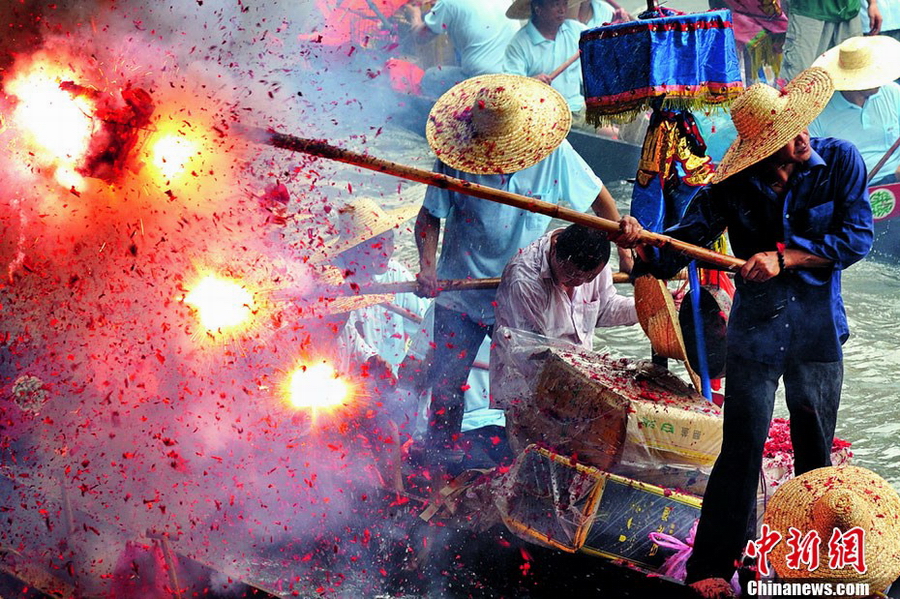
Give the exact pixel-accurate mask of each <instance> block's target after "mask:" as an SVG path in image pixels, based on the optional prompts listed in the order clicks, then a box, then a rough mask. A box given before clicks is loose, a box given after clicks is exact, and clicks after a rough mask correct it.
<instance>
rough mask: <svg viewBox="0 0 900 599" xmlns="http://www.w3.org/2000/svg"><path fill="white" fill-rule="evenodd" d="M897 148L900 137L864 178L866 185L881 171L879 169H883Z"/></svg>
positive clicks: (899, 144)
mask: <svg viewBox="0 0 900 599" xmlns="http://www.w3.org/2000/svg"><path fill="white" fill-rule="evenodd" d="M898 147H900V137H898V138H897V141H895V142H894V144H893V145H892V146H891V147H890V148H888V150H887V152H885V153H884V156H882V157H881V160H879V161H878V162H877V163H876V164H875V166H874V167H873V168H872V170H871V172H870V173H869V174H868V176H866V183H868V182H869V181H871V180H872V179H874V178H875V175H877V174H878V171H880V170H881V167H883V166H884V164H885V163H886V162H887V161H888V160H890V158H891V156H892V155H893V154H894V152H896V151H897V148H898Z"/></svg>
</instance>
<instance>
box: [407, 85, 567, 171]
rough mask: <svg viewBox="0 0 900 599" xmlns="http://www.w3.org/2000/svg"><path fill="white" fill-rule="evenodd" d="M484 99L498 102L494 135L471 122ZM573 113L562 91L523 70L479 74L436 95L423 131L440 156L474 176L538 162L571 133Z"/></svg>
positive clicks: (452, 166) (514, 169) (451, 165)
mask: <svg viewBox="0 0 900 599" xmlns="http://www.w3.org/2000/svg"><path fill="white" fill-rule="evenodd" d="M482 98H489V99H491V101H496V103H497V104H498V105H501V106H502V107H503V110H504V113H505V114H504V118H503V120H502V121H500V122H496V123H492V125H493V130H492V131H491V132H490V134H485V133H484V132H479V131H478V130H477V128H476V125H475V124H473V119H472V115H473V111H474V110H476V109H477V108H478V107H477V106H476V103H480V102H482V101H483V100H481V99H482ZM571 126H572V112H571V110H570V109H569V105H568V104H567V103H566V100H565V98H563V97H562V95H561V94H560V93H559V92H558V91H556V90H555V89H553V88H552V87H550V86H549V85H546V84H544V83H541V82H540V81H538V80H537V79H533V78H531V77H522V76H519V75H480V76H478V77H472V78H471V79H466V80H465V81H462V82H460V83H458V84H456V85H455V86H453V87H452V88H450V90H448V91H447V92H446V93H445V94H444V95H442V96H441V97H440V98H438V100H437V102H435V104H434V106H433V107H432V109H431V113H430V114H429V115H428V123H427V125H426V127H425V136H426V138H427V139H428V144H429V145H430V146H431V149H432V150H433V151H434V153H435V155H436V156H437V157H438V159H440V160H441V162H443V163H444V164H446V165H447V166H450V167H451V168H455V169H457V170H459V171H462V172H465V173H472V174H475V175H488V174H509V173H515V172H517V171H520V170H523V169H526V168H528V167H530V166H534V165H535V164H537V163H538V162H540V161H541V160H543V159H544V158H546V157H547V156H549V155H550V154H551V153H552V152H553V150H555V149H556V148H557V147H558V146H559V144H560V143H562V141H563V140H564V139H565V137H566V135H567V134H568V133H569V128H570V127H571Z"/></svg>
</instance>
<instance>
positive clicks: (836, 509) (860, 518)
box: [812, 489, 872, 537]
mask: <svg viewBox="0 0 900 599" xmlns="http://www.w3.org/2000/svg"><path fill="white" fill-rule="evenodd" d="M812 510H813V513H812V516H813V523H814V527H815V529H816V530H818V531H819V532H820V533H822V534H823V535H825V536H826V537H830V536H831V532H832V531H833V530H834V529H835V528H837V529H838V530H840V531H841V532H847V531H848V530H850V529H851V528H853V527H855V526H859V527H860V528H862V529H863V530H865V531H867V532H868V531H870V530H872V514H871V513H870V510H869V506H868V505H866V503H865V502H864V501H863V500H862V499H861V498H860V497H859V496H858V495H857V494H856V493H854V492H853V491H850V490H848V489H832V490H830V491H828V492H827V493H825V494H824V495H822V496H821V497H819V498H818V499H817V500H816V501H815V503H814V504H813V508H812Z"/></svg>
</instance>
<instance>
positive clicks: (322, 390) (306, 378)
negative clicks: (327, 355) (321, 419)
mask: <svg viewBox="0 0 900 599" xmlns="http://www.w3.org/2000/svg"><path fill="white" fill-rule="evenodd" d="M349 397H350V386H349V385H348V384H347V383H346V382H345V381H344V380H343V379H341V378H340V376H338V374H337V373H336V372H335V370H334V368H332V367H331V365H330V364H328V363H327V362H325V361H322V362H318V363H316V364H311V365H308V366H300V367H298V368H297V369H296V370H294V372H293V373H291V375H290V380H289V382H288V401H290V403H291V405H292V406H294V407H295V408H311V409H314V410H315V409H329V408H336V407H339V406H342V405H344V403H345V402H346V400H347V399H349Z"/></svg>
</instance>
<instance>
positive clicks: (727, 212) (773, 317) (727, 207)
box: [637, 138, 873, 364]
mask: <svg viewBox="0 0 900 599" xmlns="http://www.w3.org/2000/svg"><path fill="white" fill-rule="evenodd" d="M811 145H812V148H813V153H812V156H811V157H810V159H809V160H807V161H806V162H805V163H803V164H799V165H796V167H795V169H794V172H793V173H792V175H791V178H790V180H789V181H788V189H787V192H786V194H785V196H784V198H783V201H782V200H780V199H779V198H778V196H777V194H776V193H775V192H774V191H773V190H772V189H771V188H770V187H769V186H768V185H766V184H765V183H764V182H762V181H760V180H759V178H758V177H756V176H755V175H754V173H753V171H752V170H748V171H744V172H740V173H738V174H736V175H733V176H731V177H729V178H728V179H725V180H724V181H722V182H720V183H717V184H715V185H709V186H707V187H705V188H704V189H702V190H700V192H699V193H698V194H697V196H696V197H695V198H694V200H693V201H692V202H691V204H690V205H689V206H688V208H687V211H686V212H685V215H684V217H683V218H682V219H681V222H680V223H679V224H678V225H675V226H674V227H672V228H670V229H668V230H667V231H666V232H665V234H666V235H670V236H671V237H674V238H676V239H681V240H683V241H687V242H690V243H694V244H697V245H702V246H706V247H710V246H711V245H712V244H713V242H714V241H715V240H716V239H718V237H719V236H720V235H721V234H722V232H723V231H725V230H726V229H727V230H728V239H729V242H730V245H731V248H732V251H733V253H734V255H735V256H737V257H738V258H744V259H747V258H750V257H751V256H752V255H754V254H756V253H758V252H771V251H775V249H776V243H777V242H779V241H783V242H784V243H785V245H786V246H787V247H788V248H798V249H802V250H806V251H807V252H809V253H811V254H815V255H817V256H821V257H823V258H827V259H829V260H831V261H833V262H834V265H833V267H831V268H816V269H812V268H810V269H797V270H788V271H785V272H783V273H781V274H780V275H778V276H776V277H774V278H772V279H770V280H768V281H766V282H764V283H753V282H748V281H744V280H743V279H742V278H741V277H740V276H738V277H736V279H735V283H736V287H737V292H736V293H735V298H734V305H733V306H732V311H731V317H730V320H729V323H728V351H729V353H733V355H736V356H739V357H746V358H748V359H752V360H756V361H759V362H764V363H767V364H781V363H783V362H784V360H785V359H786V357H788V356H789V357H791V358H792V359H794V360H801V361H813V362H833V361H837V360H840V359H841V356H842V354H841V345H842V344H843V343H844V341H846V340H847V337H848V336H849V334H850V331H849V328H848V326H847V315H846V313H845V312H844V304H843V300H842V299H841V270H843V269H844V268H847V267H848V266H850V265H851V264H853V263H854V262H856V261H858V260H861V259H862V258H864V257H865V256H866V254H867V253H868V252H869V250H870V249H871V247H872V239H873V232H872V209H871V207H870V205H869V193H868V190H867V188H866V166H865V164H864V163H863V160H862V157H861V156H860V154H859V152H858V151H857V150H856V148H855V147H854V146H853V145H852V144H850V143H848V142H846V141H842V140H838V139H833V138H812V140H811ZM648 249H649V248H648ZM652 254H653V256H654V257H653V260H652V261H651V264H649V265H638V267H637V272H638V273H639V272H640V270H642V269H647V270H649V271H650V272H652V273H653V274H655V275H656V276H658V277H660V278H666V277H670V276H671V275H673V274H674V273H675V272H677V271H678V270H679V269H680V268H683V266H684V265H685V264H686V263H687V258H685V257H683V256H680V255H678V254H675V253H674V252H670V251H662V252H660V251H659V250H656V249H654V250H653V251H652Z"/></svg>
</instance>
